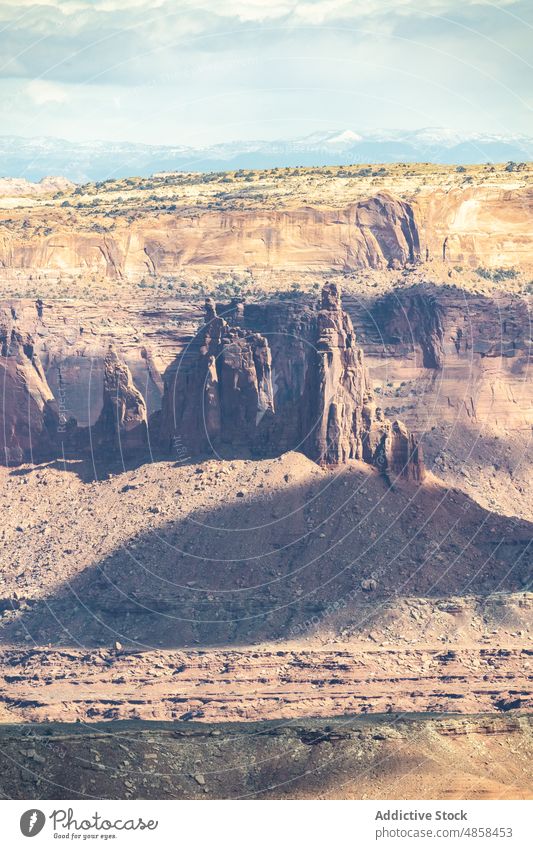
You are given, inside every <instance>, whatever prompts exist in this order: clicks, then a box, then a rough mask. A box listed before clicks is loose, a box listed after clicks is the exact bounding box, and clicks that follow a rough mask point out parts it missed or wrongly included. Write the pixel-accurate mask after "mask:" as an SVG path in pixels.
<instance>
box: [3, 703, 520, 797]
mask: <svg viewBox="0 0 533 849" xmlns="http://www.w3.org/2000/svg"><path fill="white" fill-rule="evenodd" d="M532 754H533V744H532V729H531V721H530V719H529V718H528V717H526V716H522V717H513V718H510V717H494V716H474V717H458V716H454V715H453V714H452V715H449V716H447V717H436V716H431V715H430V716H428V715H424V716H421V715H415V716H414V717H405V716H395V715H391V716H387V717H345V718H343V719H341V720H339V719H328V720H316V719H315V720H313V719H307V720H299V721H298V722H294V721H293V722H291V723H282V724H280V723H279V722H264V723H221V724H217V725H211V724H208V723H194V722H193V723H181V722H173V723H172V724H164V723H156V722H151V723H141V722H124V723H113V726H112V727H110V725H109V724H108V723H106V724H99V725H97V726H93V727H90V728H88V727H86V726H84V725H83V724H82V723H79V724H77V725H68V724H57V725H46V724H45V725H37V726H24V727H21V726H8V727H7V728H5V729H4V730H3V733H2V746H1V749H0V792H1V793H2V795H3V796H4V797H9V798H17V799H19V798H20V799H64V798H65V797H67V798H69V799H92V798H95V797H96V798H98V799H124V798H126V799H128V798H133V799H254V798H255V799H268V798H272V799H317V798H319V799H531V798H533V787H532V785H531V773H530V769H529V765H530V762H531V757H532ZM487 764H491V771H490V774H489V773H488V772H487V766H486V765H487Z"/></svg>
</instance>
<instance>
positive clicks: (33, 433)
mask: <svg viewBox="0 0 533 849" xmlns="http://www.w3.org/2000/svg"><path fill="white" fill-rule="evenodd" d="M0 347H1V355H0V386H1V392H2V401H1V404H0V462H2V463H5V464H7V465H10V464H17V463H21V462H23V461H24V460H32V461H33V460H38V459H40V458H41V457H42V456H43V454H45V453H46V452H48V451H50V450H52V446H53V445H54V443H55V441H56V440H57V433H58V429H59V427H60V417H59V414H58V410H57V405H56V404H55V403H54V396H53V395H52V392H51V390H50V387H49V386H48V383H47V381H46V377H45V374H44V371H43V368H42V365H41V361H40V359H39V356H38V354H37V352H36V350H35V344H34V340H33V338H32V336H31V335H29V334H24V333H22V332H20V331H19V330H18V329H17V328H16V326H15V324H14V320H13V315H12V314H11V315H8V314H7V313H6V312H5V311H2V313H1V314H0Z"/></svg>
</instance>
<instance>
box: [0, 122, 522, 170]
mask: <svg viewBox="0 0 533 849" xmlns="http://www.w3.org/2000/svg"><path fill="white" fill-rule="evenodd" d="M532 154H533V138H529V137H527V136H498V135H487V134H475V133H458V132H455V131H452V130H446V129H440V128H426V129H422V130H416V131H410V132H408V131H402V130H375V131H373V132H364V133H363V132H362V133H357V132H355V131H353V130H340V131H332V132H316V133H312V134H311V135H308V136H304V137H302V138H296V139H288V140H278V141H241V142H226V143H223V144H216V145H213V146H211V147H203V148H193V147H184V146H182V145H176V146H172V145H145V144H136V143H133V142H108V141H87V142H70V141H65V139H58V138H48V137H43V138H22V137H18V136H0V177H17V178H25V179H27V180H40V179H42V178H43V177H45V176H47V175H50V174H58V175H61V176H62V177H66V178H68V179H69V180H73V181H74V182H76V183H83V182H87V181H90V180H105V179H107V178H110V177H126V176H131V175H137V176H148V175H150V174H153V173H155V172H158V171H224V170H234V169H238V168H275V167H287V166H289V167H294V166H297V165H307V166H309V165H353V164H358V163H361V164H364V163H377V162H384V163H386V162H439V163H444V164H457V165H459V164H461V165H471V164H476V163H485V162H507V161H509V160H514V161H517V162H520V161H528V160H530V159H532V158H533V156H532Z"/></svg>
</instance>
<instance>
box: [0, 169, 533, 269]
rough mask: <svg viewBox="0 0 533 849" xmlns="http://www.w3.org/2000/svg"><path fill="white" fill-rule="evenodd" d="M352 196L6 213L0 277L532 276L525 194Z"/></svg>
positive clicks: (1, 218) (484, 189) (1, 225)
mask: <svg viewBox="0 0 533 849" xmlns="http://www.w3.org/2000/svg"><path fill="white" fill-rule="evenodd" d="M369 189H370V187H369ZM226 191H227V190H226ZM374 191H375V190H374ZM222 194H223V192H222ZM351 194H352V199H350V192H349V191H346V192H345V193H344V194H343V195H341V196H339V198H338V200H337V203H335V204H332V205H331V206H324V205H322V204H319V203H317V204H316V205H314V204H313V205H311V204H303V205H300V206H298V207H295V208H283V206H280V207H279V208H276V209H272V208H267V207H266V206H261V204H260V203H256V204H255V205H254V206H248V207H246V206H245V204H244V202H243V201H241V200H239V201H237V200H236V201H235V202H234V203H233V204H231V203H230V205H229V207H228V208H225V207H224V205H222V208H218V209H217V208H216V206H217V204H216V202H215V201H214V202H213V203H212V204H211V205H210V207H209V208H205V207H195V206H194V204H191V205H190V206H183V207H182V208H179V209H177V208H176V209H175V211H172V212H169V211H166V210H157V209H153V208H150V207H149V206H140V207H139V208H135V209H133V210H132V211H131V213H130V214H128V210H127V209H126V210H125V209H123V207H122V199H121V197H118V198H117V199H115V200H114V201H112V202H111V204H110V205H109V206H107V205H106V207H105V218H101V217H99V212H98V211H93V212H91V213H90V215H88V214H87V213H86V212H84V210H77V209H76V207H75V205H73V206H71V207H70V208H69V209H63V208H62V207H60V206H56V207H55V208H54V209H53V210H52V211H50V210H49V209H45V208H44V207H43V208H34V209H32V210H31V211H30V212H29V213H28V211H27V210H21V211H20V212H16V211H15V212H13V211H8V212H5V211H4V212H2V213H0V269H2V270H3V271H4V272H5V273H9V272H13V271H16V270H25V271H27V272H28V273H31V272H38V271H46V272H48V273H52V274H54V273H55V274H60V273H66V274H72V275H79V274H81V275H82V276H83V275H90V274H99V275H104V276H105V277H107V278H110V279H116V280H121V279H132V280H136V279H139V278H140V277H143V276H145V275H155V276H157V275H161V274H170V275H173V274H176V273H185V272H186V271H188V270H189V271H191V272H195V271H196V272H201V271H202V269H206V268H210V269H215V270H216V269H236V268H237V269H249V268H252V269H256V270H258V271H259V270H262V269H277V270H285V271H288V272H291V271H302V272H303V271H313V270H319V271H323V272H326V273H327V272H330V271H331V270H332V269H335V270H341V271H353V270H357V269H362V268H374V269H386V268H387V267H394V268H401V267H402V266H404V265H405V264H406V263H412V262H419V261H420V262H425V261H426V260H437V261H439V262H440V261H442V260H444V261H445V262H446V263H449V265H450V266H454V265H457V264H459V265H465V266H467V267H470V268H475V267H476V266H480V265H481V266H496V267H500V266H504V267H521V268H524V269H525V268H531V267H532V266H533V227H532V224H531V221H532V220H533V219H532V215H531V213H532V211H533V189H532V188H530V187H529V186H525V187H524V186H522V187H515V188H513V189H512V190H508V189H503V188H500V187H497V186H490V185H488V186H472V187H468V186H464V187H461V188H457V187H456V188H451V189H447V188H427V187H426V188H424V189H422V190H421V191H417V193H416V194H412V195H409V194H407V195H406V196H402V197H400V196H398V195H396V194H393V193H392V192H391V191H388V190H386V189H382V190H380V191H377V192H376V193H375V194H372V195H370V196H368V197H366V198H361V199H357V200H353V196H354V195H355V196H357V189H356V187H353V188H352V189H351ZM243 197H245V196H243ZM230 199H231V198H229V199H228V202H229V201H230ZM136 200H137V203H138V202H139V198H137V199H136ZM106 204H107V201H106ZM174 207H175V205H174ZM239 207H242V208H239ZM8 215H9V217H7V216H8ZM28 216H29V217H28ZM91 216H92V217H91Z"/></svg>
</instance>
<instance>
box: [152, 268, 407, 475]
mask: <svg viewBox="0 0 533 849" xmlns="http://www.w3.org/2000/svg"><path fill="white" fill-rule="evenodd" d="M218 309H220V312H221V313H222V314H221V315H219V314H218V311H217V307H215V305H214V303H213V302H212V301H211V300H210V299H209V300H208V301H207V302H206V316H205V323H204V325H203V326H202V328H201V330H200V331H199V332H198V334H197V335H196V337H195V338H194V339H193V340H192V341H191V343H190V345H189V346H188V349H187V350H186V351H185V352H184V353H183V354H181V355H180V356H179V357H178V358H177V359H176V362H175V363H174V364H173V365H172V366H171V367H170V368H169V369H168V370H167V373H166V376H165V393H164V396H163V409H162V415H161V440H162V444H163V447H164V448H165V449H167V450H168V449H171V448H172V446H173V445H174V446H176V445H178V446H180V447H182V446H185V447H186V449H187V451H188V452H191V453H193V454H194V453H203V452H206V451H207V452H209V453H211V452H213V451H214V452H216V453H218V452H223V453H224V452H226V451H227V450H228V449H229V450H230V451H235V450H239V449H240V448H244V449H247V450H249V451H250V452H251V453H252V454H253V455H254V456H268V455H275V454H279V453H282V452H284V451H287V450H291V449H293V450H300V451H302V452H303V453H304V454H306V455H307V456H308V457H309V458H310V459H312V460H314V461H315V462H317V463H320V464H323V465H337V464H342V463H346V462H347V461H349V460H352V459H360V460H364V461H366V462H368V463H371V464H373V465H375V466H376V467H377V468H378V469H379V470H380V471H381V472H382V473H383V474H384V475H387V476H388V477H390V478H392V477H397V476H400V477H404V478H411V479H414V480H421V479H422V477H423V464H422V458H421V452H420V449H419V448H418V446H417V444H416V441H415V440H414V438H413V436H412V435H409V433H408V432H407V429H406V428H405V426H404V425H403V424H402V423H401V422H393V423H391V422H390V421H388V420H387V419H386V418H385V417H384V416H383V413H382V411H381V410H380V409H379V408H378V407H377V406H376V403H375V399H374V396H373V393H372V391H371V389H370V386H369V383H368V378H367V374H366V370H365V367H364V361H363V354H362V351H361V349H360V348H359V347H358V346H357V345H356V340H355V332H354V329H353V325H352V322H351V319H350V317H349V316H348V315H347V313H345V312H344V311H343V309H342V306H341V298H340V291H339V289H338V287H337V286H336V284H333V283H331V284H328V285H327V286H325V287H324V289H323V292H322V300H321V304H320V307H319V309H318V310H314V309H311V308H310V307H306V306H303V305H301V304H290V303H279V302H273V303H270V304H253V305H250V306H249V307H248V306H246V305H243V304H238V303H236V302H233V303H232V304H230V305H229V306H226V307H220V308H218Z"/></svg>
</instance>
